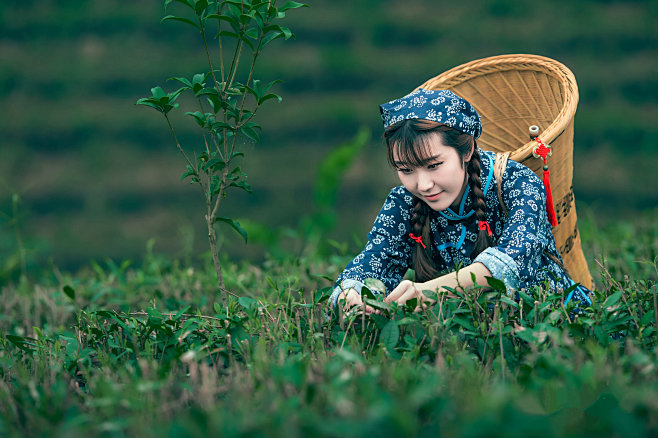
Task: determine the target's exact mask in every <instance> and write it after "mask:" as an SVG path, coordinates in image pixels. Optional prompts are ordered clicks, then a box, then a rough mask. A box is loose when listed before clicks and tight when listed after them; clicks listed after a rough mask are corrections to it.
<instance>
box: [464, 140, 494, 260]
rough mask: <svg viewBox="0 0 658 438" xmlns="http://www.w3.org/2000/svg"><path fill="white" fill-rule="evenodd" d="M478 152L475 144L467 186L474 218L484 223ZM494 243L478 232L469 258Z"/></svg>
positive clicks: (469, 163)
mask: <svg viewBox="0 0 658 438" xmlns="http://www.w3.org/2000/svg"><path fill="white" fill-rule="evenodd" d="M480 170H481V165H480V152H478V148H477V144H475V145H474V147H473V155H472V156H471V160H470V161H469V162H468V168H467V172H468V184H469V186H470V187H471V192H472V193H473V199H472V201H471V209H473V211H474V212H475V217H476V219H477V220H478V221H486V220H487V218H486V216H485V210H486V208H487V205H486V203H485V202H484V193H482V181H481V180H480ZM493 244H494V242H493V240H492V239H491V237H489V234H488V233H487V232H486V231H485V230H480V231H479V232H478V237H477V240H476V241H475V247H474V248H473V252H472V253H471V258H475V257H477V255H478V254H480V253H481V252H482V251H484V250H485V249H487V248H489V247H490V246H493Z"/></svg>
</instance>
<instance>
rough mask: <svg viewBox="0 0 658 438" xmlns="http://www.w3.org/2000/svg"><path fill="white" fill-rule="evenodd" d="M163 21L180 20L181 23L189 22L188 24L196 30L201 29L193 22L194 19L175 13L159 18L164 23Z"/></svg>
mask: <svg viewBox="0 0 658 438" xmlns="http://www.w3.org/2000/svg"><path fill="white" fill-rule="evenodd" d="M165 21H180V22H181V23H185V24H189V25H190V26H194V28H195V29H196V30H198V31H199V32H200V31H201V27H200V26H199V25H198V24H197V23H195V22H194V21H192V20H190V19H189V18H185V17H177V16H175V15H167V16H166V17H164V18H163V19H162V20H160V22H161V23H164V22H165Z"/></svg>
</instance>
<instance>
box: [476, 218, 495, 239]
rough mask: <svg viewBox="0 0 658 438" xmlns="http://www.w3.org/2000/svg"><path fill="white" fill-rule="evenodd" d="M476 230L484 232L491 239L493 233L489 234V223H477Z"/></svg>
mask: <svg viewBox="0 0 658 438" xmlns="http://www.w3.org/2000/svg"><path fill="white" fill-rule="evenodd" d="M478 228H479V229H480V230H481V231H486V232H487V234H488V235H489V237H493V233H492V232H491V227H490V226H489V222H487V221H478Z"/></svg>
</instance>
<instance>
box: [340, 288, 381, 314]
mask: <svg viewBox="0 0 658 438" xmlns="http://www.w3.org/2000/svg"><path fill="white" fill-rule="evenodd" d="M342 300H345V305H344V307H343V311H347V310H349V309H351V308H352V307H355V306H358V307H359V308H360V309H363V299H362V298H361V294H360V293H358V292H357V291H356V290H355V289H346V290H344V291H342V292H341V293H340V295H338V301H337V302H338V304H340V303H341V301H342ZM374 312H375V309H374V308H373V307H371V306H368V305H366V314H370V313H374Z"/></svg>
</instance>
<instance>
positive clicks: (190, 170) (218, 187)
mask: <svg viewBox="0 0 658 438" xmlns="http://www.w3.org/2000/svg"><path fill="white" fill-rule="evenodd" d="M172 3H173V4H175V3H178V4H180V5H183V6H182V7H180V8H181V10H183V11H184V12H185V14H183V15H171V14H169V15H166V16H165V17H164V18H163V19H162V21H163V22H164V21H176V22H180V23H184V24H186V25H189V26H190V27H192V28H194V29H195V30H196V31H198V32H199V34H200V36H201V42H202V45H203V51H204V54H205V57H206V60H207V62H208V71H207V72H204V73H197V74H194V75H193V76H192V77H191V78H190V79H188V78H185V77H176V78H172V79H173V80H174V81H176V82H177V83H178V84H179V85H181V86H180V87H179V88H178V89H176V90H174V91H171V92H169V93H167V92H165V91H164V90H163V88H162V87H154V88H152V89H151V96H150V97H145V98H142V99H139V100H138V101H137V104H138V105H146V106H149V107H151V108H154V109H156V110H157V111H159V112H160V113H161V114H162V115H163V116H164V118H165V120H166V122H167V126H168V128H169V130H170V131H171V134H172V136H173V139H174V143H175V144H176V147H177V148H178V150H179V151H180V153H181V154H182V156H183V158H184V159H185V162H186V170H185V172H184V173H183V175H182V176H181V180H184V179H189V180H190V182H191V183H193V184H197V185H198V186H199V188H200V189H201V191H202V193H203V197H204V200H205V207H206V209H205V214H204V217H205V221H206V225H207V229H208V240H209V243H210V250H211V254H212V259H213V263H214V265H215V271H216V274H217V284H218V286H219V289H220V291H223V292H226V293H230V292H229V291H228V290H226V287H225V285H224V279H223V276H222V268H221V266H220V263H219V253H218V248H217V234H216V232H215V224H216V223H218V222H222V223H225V224H228V225H229V226H231V227H232V228H233V229H234V230H235V231H237V232H238V233H239V234H240V235H241V236H242V237H243V238H244V240H245V242H246V240H247V233H246V231H245V230H244V229H243V228H242V227H241V226H240V224H239V223H238V222H237V221H235V220H234V219H231V218H227V217H222V216H220V215H219V211H220V210H219V208H220V205H221V202H222V200H223V199H224V198H225V197H226V195H227V191H228V189H230V188H237V189H240V190H244V191H246V192H248V193H251V187H250V186H249V184H248V183H247V176H246V175H245V174H244V172H242V170H241V169H240V167H239V166H238V165H237V164H236V163H237V159H238V158H239V157H242V156H244V154H243V152H241V151H240V150H239V146H240V145H241V143H242V142H243V141H244V140H248V141H249V140H250V141H254V142H257V141H258V140H259V131H260V130H261V127H260V125H258V124H257V123H256V122H255V121H254V117H255V115H256V113H257V112H258V109H259V108H260V106H261V105H262V104H264V103H265V102H267V101H269V100H276V101H281V97H280V96H279V95H277V94H274V93H272V92H270V89H271V88H272V86H273V85H274V84H276V83H277V82H279V81H276V80H275V81H272V82H269V83H264V82H263V81H261V80H259V79H256V78H255V77H254V71H255V66H256V62H257V60H258V58H259V56H260V55H261V53H262V51H263V49H264V48H265V46H266V45H268V44H269V43H270V42H272V41H273V40H275V39H278V38H283V39H285V40H288V39H289V38H291V37H293V34H292V32H291V31H290V29H288V28H287V27H284V26H281V25H279V24H276V22H277V21H279V20H281V19H283V18H284V17H285V15H286V11H287V10H290V9H296V8H300V7H302V6H306V5H304V4H302V3H298V2H294V1H288V2H285V3H284V4H283V5H280V6H277V1H276V0H269V1H258V0H255V1H252V0H223V1H217V0H165V2H164V8H165V14H166V13H167V10H168V8H169V7H170V6H173V5H172ZM213 41H214V42H215V43H216V45H215V46H214V48H212V46H211V43H213ZM245 60H246V62H247V67H246V68H244V66H243V67H242V68H241V67H240V65H241V63H244V62H245ZM183 93H187V94H191V95H192V96H193V97H194V99H193V100H194V102H195V103H194V105H195V106H196V108H195V109H196V110H195V111H189V112H186V113H185V114H186V115H188V116H190V117H191V119H192V120H193V121H194V122H195V123H196V124H197V125H198V127H199V129H200V130H201V137H202V141H201V142H199V144H200V145H201V146H199V147H193V148H185V147H183V145H182V144H181V142H180V141H179V139H178V137H177V135H176V131H175V129H174V126H173V124H172V121H171V118H170V116H169V113H170V111H172V110H173V109H175V108H178V102H177V100H178V98H179V97H180V96H181V94H183Z"/></svg>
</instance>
